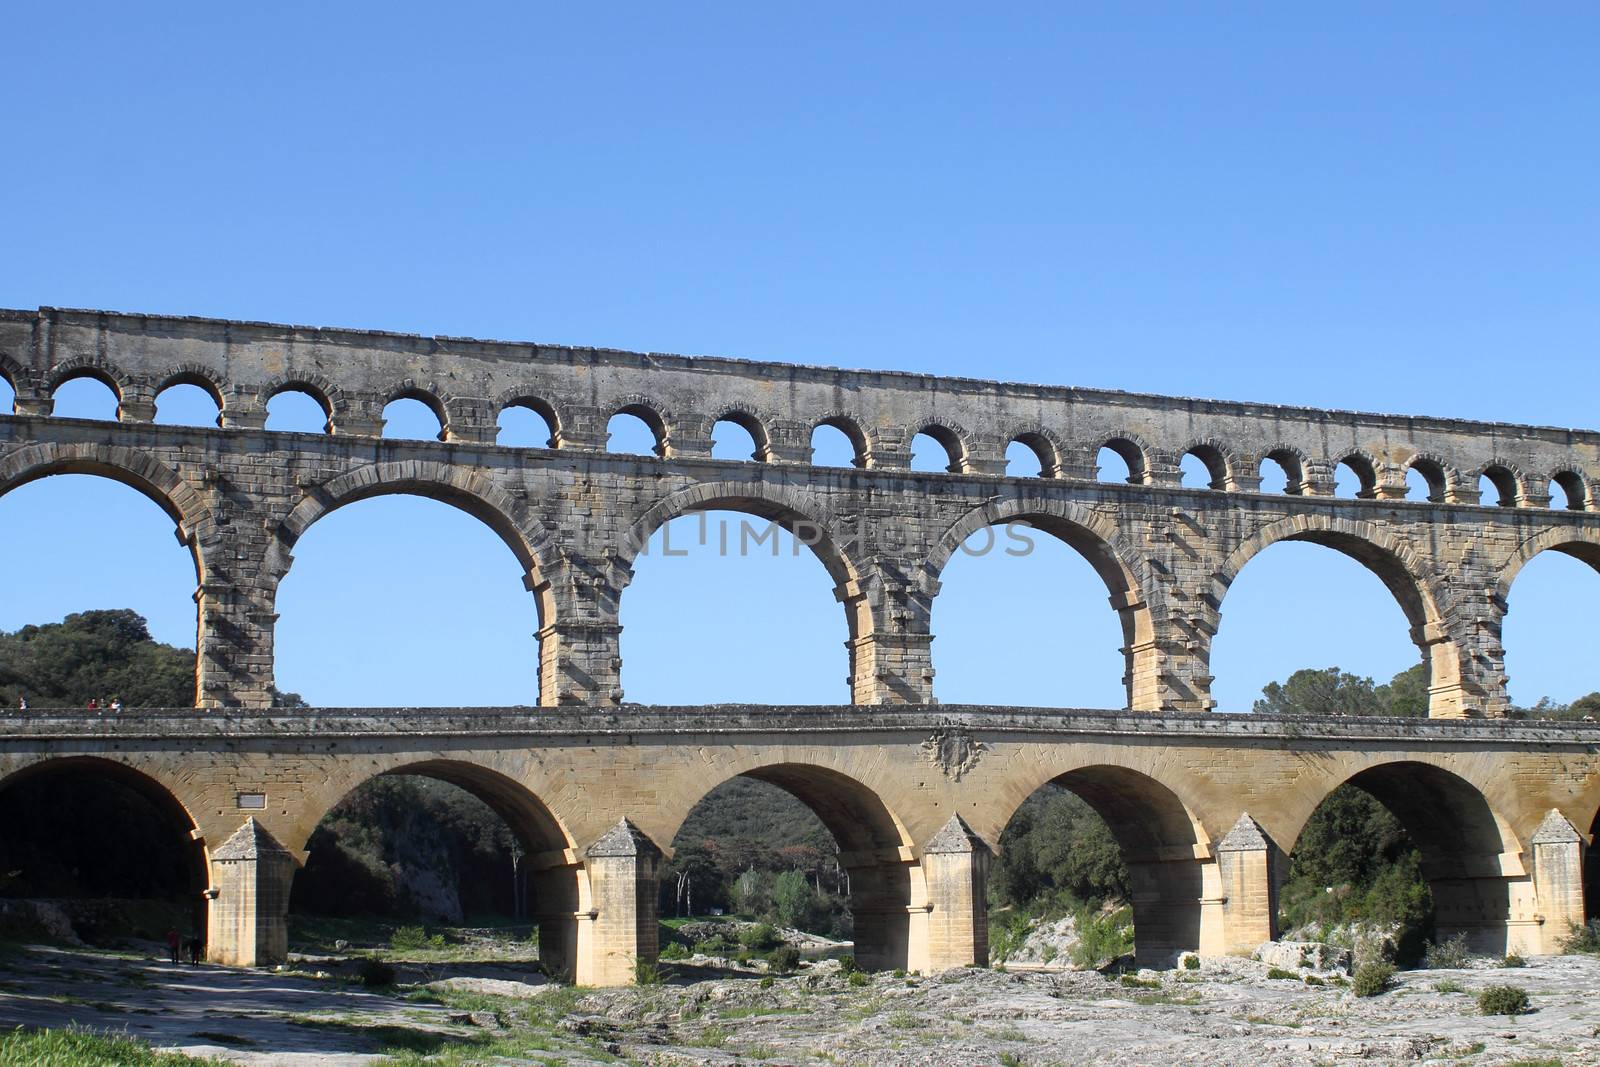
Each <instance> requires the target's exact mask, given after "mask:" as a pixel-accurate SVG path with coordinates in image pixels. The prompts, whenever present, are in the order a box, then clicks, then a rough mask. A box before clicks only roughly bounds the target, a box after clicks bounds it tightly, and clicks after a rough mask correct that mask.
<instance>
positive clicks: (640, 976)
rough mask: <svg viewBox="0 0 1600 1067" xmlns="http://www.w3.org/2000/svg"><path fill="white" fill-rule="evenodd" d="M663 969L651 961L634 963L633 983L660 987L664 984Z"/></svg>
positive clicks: (636, 961) (635, 961)
mask: <svg viewBox="0 0 1600 1067" xmlns="http://www.w3.org/2000/svg"><path fill="white" fill-rule="evenodd" d="M662 980H663V979H662V976H661V968H660V967H657V966H656V965H655V964H653V963H651V962H650V961H649V960H634V961H633V981H634V984H635V985H660V984H661V983H662Z"/></svg>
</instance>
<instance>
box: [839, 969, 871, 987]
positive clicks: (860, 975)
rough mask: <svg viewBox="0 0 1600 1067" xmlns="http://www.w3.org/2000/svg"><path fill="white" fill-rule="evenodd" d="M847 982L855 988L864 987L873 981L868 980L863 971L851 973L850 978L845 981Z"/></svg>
mask: <svg viewBox="0 0 1600 1067" xmlns="http://www.w3.org/2000/svg"><path fill="white" fill-rule="evenodd" d="M845 981H847V982H849V983H850V984H851V985H853V986H864V985H866V984H867V983H868V982H870V981H871V979H870V978H868V977H867V976H866V974H865V973H864V972H862V971H851V972H850V977H849V978H847V979H845Z"/></svg>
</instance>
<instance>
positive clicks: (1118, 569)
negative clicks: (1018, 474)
mask: <svg viewBox="0 0 1600 1067" xmlns="http://www.w3.org/2000/svg"><path fill="white" fill-rule="evenodd" d="M1008 523H1017V524H1019V525H1021V526H1025V527H1031V528H1033V529H1037V530H1042V531H1043V532H1045V533H1047V534H1049V535H1051V536H1052V537H1055V538H1057V539H1058V540H1061V541H1063V542H1065V543H1066V544H1067V545H1068V546H1070V547H1071V548H1073V549H1074V550H1076V551H1077V552H1078V553H1079V554H1080V555H1081V556H1083V557H1084V559H1086V560H1087V561H1088V562H1089V564H1090V566H1092V567H1093V568H1094V570H1095V573H1097V574H1098V575H1099V576H1100V579H1101V580H1102V581H1103V582H1105V585H1106V591H1107V593H1108V594H1109V595H1110V599H1111V606H1112V608H1113V609H1115V610H1116V612H1117V616H1118V618H1119V619H1120V621H1121V624H1122V636H1123V648H1122V653H1123V656H1124V661H1125V670H1124V674H1123V681H1124V684H1125V687H1126V689H1127V701H1128V702H1127V706H1128V707H1129V708H1131V709H1133V710H1135V711H1159V710H1161V709H1162V708H1163V707H1164V706H1166V705H1168V704H1169V703H1171V699H1169V698H1170V696H1171V695H1170V694H1166V693H1164V692H1163V688H1164V687H1163V683H1162V664H1161V656H1160V650H1159V648H1158V646H1157V643H1156V639H1155V633H1156V628H1155V621H1154V616H1153V614H1152V612H1151V608H1150V604H1149V602H1148V600H1147V598H1146V595H1145V586H1146V584H1147V583H1146V582H1144V581H1143V580H1142V579H1141V577H1140V576H1141V574H1142V573H1143V571H1142V567H1141V566H1140V565H1139V564H1138V563H1137V561H1136V557H1135V556H1134V555H1133V554H1132V553H1131V552H1129V551H1127V550H1126V549H1125V548H1124V547H1123V545H1122V544H1121V538H1120V537H1119V536H1118V534H1117V531H1116V529H1115V527H1114V526H1113V525H1112V524H1111V523H1110V522H1109V521H1108V520H1107V519H1106V518H1105V517H1103V516H1101V515H1099V514H1097V513H1095V512H1093V511H1091V510H1090V509H1088V508H1086V507H1083V506H1082V505H1079V504H1073V503H1063V502H1061V501H1055V500H1047V499H1042V498H1031V497H1020V498H1014V499H1009V500H996V501H991V502H989V503H987V504H985V505H984V506H982V507H980V508H975V509H974V510H972V511H970V512H968V513H967V514H966V515H964V516H962V517H961V519H960V520H958V521H957V522H956V523H955V525H953V526H951V527H950V528H949V529H948V530H946V531H945V533H944V535H943V536H941V537H940V538H939V540H938V542H937V543H936V544H935V546H934V548H933V551H932V552H931V553H930V554H929V556H928V559H927V562H926V564H925V567H924V572H923V576H922V577H923V586H924V589H925V590H936V589H937V588H938V580H939V575H940V574H941V573H943V571H944V568H945V565H946V564H948V563H949V562H950V557H951V556H953V555H955V553H956V551H957V550H958V549H959V548H960V547H961V546H962V545H963V544H964V543H965V542H966V540H967V538H969V537H971V536H972V535H973V534H975V533H977V532H978V531H979V530H982V529H984V528H985V527H991V526H1004V525H1006V524H1008ZM932 599H933V595H932V593H929V600H930V602H931V601H932Z"/></svg>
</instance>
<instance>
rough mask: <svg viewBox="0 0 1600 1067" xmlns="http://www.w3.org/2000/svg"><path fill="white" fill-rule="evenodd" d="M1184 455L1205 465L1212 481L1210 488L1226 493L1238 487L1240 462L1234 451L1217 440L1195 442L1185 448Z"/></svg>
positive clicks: (1203, 439) (1210, 438)
mask: <svg viewBox="0 0 1600 1067" xmlns="http://www.w3.org/2000/svg"><path fill="white" fill-rule="evenodd" d="M1182 455H1184V456H1193V457H1194V458H1195V459H1197V460H1199V461H1200V462H1201V464H1202V465H1204V467H1205V469H1206V475H1207V477H1208V478H1209V479H1210V481H1209V483H1208V487H1209V488H1211V489H1215V490H1217V491H1218V492H1224V491H1227V490H1231V489H1233V488H1235V487H1236V486H1237V484H1238V482H1237V480H1236V477H1235V472H1236V470H1237V467H1238V460H1237V458H1236V457H1235V456H1234V453H1233V450H1232V449H1230V448H1229V447H1228V446H1227V445H1225V444H1223V443H1222V442H1221V441H1218V440H1217V439H1216V438H1214V437H1203V438H1201V439H1199V440H1197V441H1193V442H1191V443H1190V444H1189V445H1188V446H1187V447H1186V448H1184V450H1183V452H1182Z"/></svg>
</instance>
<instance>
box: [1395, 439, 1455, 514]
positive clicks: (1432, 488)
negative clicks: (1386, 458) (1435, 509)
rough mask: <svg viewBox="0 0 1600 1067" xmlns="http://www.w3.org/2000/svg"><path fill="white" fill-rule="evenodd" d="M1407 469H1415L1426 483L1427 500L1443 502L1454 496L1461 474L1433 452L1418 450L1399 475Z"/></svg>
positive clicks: (1437, 502) (1402, 474) (1435, 502)
mask: <svg viewBox="0 0 1600 1067" xmlns="http://www.w3.org/2000/svg"><path fill="white" fill-rule="evenodd" d="M1407 471H1416V472H1417V473H1418V474H1420V475H1422V479H1423V481H1425V482H1427V483H1428V501H1429V502H1430V503H1433V504H1443V503H1445V502H1447V501H1449V500H1452V499H1454V498H1455V496H1456V493H1457V491H1458V490H1459V488H1460V483H1461V475H1460V473H1459V472H1458V471H1457V470H1456V469H1455V468H1454V467H1451V466H1450V465H1449V464H1448V463H1446V462H1445V461H1444V459H1443V457H1441V456H1439V455H1437V454H1436V453H1433V452H1418V453H1417V454H1416V455H1414V456H1412V457H1411V458H1410V459H1409V460H1407V461H1406V463H1405V466H1404V468H1403V469H1402V471H1401V477H1402V478H1403V477H1404V476H1405V472H1407Z"/></svg>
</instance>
